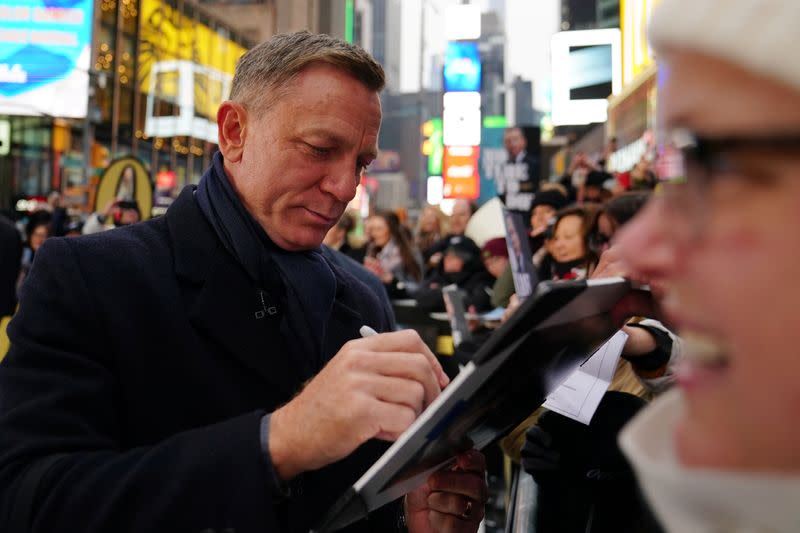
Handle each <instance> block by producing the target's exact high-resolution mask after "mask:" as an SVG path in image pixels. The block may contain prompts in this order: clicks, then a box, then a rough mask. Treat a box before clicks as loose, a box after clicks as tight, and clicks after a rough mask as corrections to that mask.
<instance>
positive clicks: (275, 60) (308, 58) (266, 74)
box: [230, 31, 386, 108]
mask: <svg viewBox="0 0 800 533" xmlns="http://www.w3.org/2000/svg"><path fill="white" fill-rule="evenodd" d="M313 63H325V64H329V65H333V66H334V67H337V68H339V69H341V70H343V71H345V72H347V73H348V74H350V75H351V76H352V77H353V78H355V79H356V80H358V81H360V82H361V83H363V84H364V85H365V86H366V87H367V88H368V89H370V90H372V91H375V92H380V91H381V90H382V89H383V87H384V85H385V84H386V78H385V76H384V73H383V67H381V66H380V64H378V62H377V61H375V59H373V57H372V56H371V55H370V54H369V53H368V52H366V51H365V50H364V49H363V48H361V47H360V46H356V45H353V44H350V43H347V42H345V41H342V40H340V39H336V38H334V37H331V36H330V35H325V34H313V33H309V32H307V31H299V32H295V33H283V34H279V35H275V36H274V37H272V38H271V39H269V40H268V41H265V42H263V43H261V44H259V45H257V46H255V47H254V48H251V49H250V50H248V51H247V52H246V53H245V54H244V55H242V57H241V58H239V62H238V63H237V64H236V73H235V74H234V76H233V82H232V84H231V94H230V99H231V100H233V101H235V102H239V103H240V104H242V105H244V106H245V107H253V108H259V107H262V106H264V107H265V106H267V105H271V104H272V103H274V101H275V100H277V99H278V98H280V97H281V96H282V95H283V94H284V93H285V91H286V89H287V88H288V86H289V84H290V83H291V82H292V81H293V80H294V79H295V77H296V76H297V75H298V74H299V73H300V72H301V71H302V70H303V69H305V68H306V67H308V66H310V65H311V64H313Z"/></svg>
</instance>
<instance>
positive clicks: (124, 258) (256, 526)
mask: <svg viewBox="0 0 800 533" xmlns="http://www.w3.org/2000/svg"><path fill="white" fill-rule="evenodd" d="M332 268H333V269H334V273H335V276H336V281H337V294H336V301H335V304H334V311H333V313H332V318H331V321H330V323H329V324H328V325H327V332H328V333H327V337H326V339H325V343H324V350H323V361H322V363H324V362H326V361H327V360H328V359H330V358H331V357H332V356H333V355H334V354H335V353H336V352H337V351H338V350H339V348H340V347H341V346H342V345H343V344H344V343H345V342H346V341H348V340H350V339H353V338H356V337H358V336H359V333H358V329H359V327H360V326H361V325H363V324H367V325H369V326H371V327H373V328H374V329H376V330H378V331H383V330H386V329H387V328H388V326H389V323H388V321H389V319H388V317H387V315H386V313H385V310H384V309H382V307H381V304H380V302H379V300H378V299H377V297H376V296H375V295H374V293H372V292H371V291H370V290H369V289H367V287H366V286H365V285H364V284H363V283H362V282H360V281H358V280H357V279H356V278H354V277H353V276H352V275H350V274H348V273H347V272H346V271H345V270H344V269H342V268H339V267H336V266H335V265H334V266H332ZM309 281H310V282H313V280H309ZM257 289H258V288H257V287H254V286H253V285H252V284H251V282H250V281H249V278H248V277H247V276H246V275H245V273H244V270H243V269H242V268H241V267H240V266H239V265H238V264H237V263H236V262H235V261H234V259H233V258H232V257H231V256H230V255H229V254H228V253H227V252H226V250H225V249H224V247H223V246H222V244H221V243H220V242H219V240H218V238H217V236H216V234H215V233H214V232H213V230H212V229H211V226H210V225H209V224H208V222H207V221H206V220H205V218H204V217H203V215H202V213H201V212H200V210H199V209H198V207H197V205H196V203H195V200H194V198H193V193H192V188H189V187H187V188H186V189H185V190H184V191H183V193H182V194H181V195H180V197H179V198H178V199H177V200H176V202H175V204H174V205H173V206H172V207H171V208H170V210H169V211H168V213H167V214H166V216H164V217H162V218H159V219H155V220H151V221H148V222H145V223H142V224H136V225H134V226H129V227H126V228H121V229H117V230H113V231H110V232H105V233H101V234H97V235H90V236H86V237H80V238H77V239H60V238H56V239H50V240H48V241H47V242H46V243H45V244H44V246H43V247H42V248H41V249H40V251H39V253H37V254H36V261H35V264H34V267H33V269H32V271H31V274H30V277H29V278H28V280H27V282H26V284H25V287H24V289H23V291H22V296H21V305H20V310H19V313H18V314H17V316H16V317H15V318H14V320H13V321H12V323H11V325H10V328H9V336H10V339H11V350H10V352H9V354H8V356H7V357H6V358H5V360H4V361H3V363H2V365H0V531H8V532H9V533H10V532H11V531H12V529H13V531H14V533H24V532H25V531H30V532H48V533H58V532H70V533H72V532H78V531H79V532H81V533H100V532H108V533H111V532H113V533H124V532H138V533H144V532H148V533H151V532H169V533H177V532H197V533H199V532H201V531H203V532H207V533H209V532H226V533H234V532H235V533H245V532H253V533H256V532H257V533H268V532H278V531H281V532H284V531H287V532H289V531H290V532H303V533H306V532H307V531H308V529H309V527H311V526H312V525H314V523H315V522H316V521H317V520H318V518H319V517H320V515H321V513H322V512H324V511H325V510H326V509H327V508H328V507H329V506H330V505H331V504H332V502H333V501H334V500H335V499H336V498H337V497H338V496H339V495H340V494H341V493H342V492H343V491H344V490H345V489H346V488H347V487H348V486H349V485H350V484H351V483H352V482H353V481H354V480H355V479H357V478H358V477H359V476H360V475H361V474H362V473H363V472H364V471H365V470H366V469H367V468H368V467H369V466H370V465H371V464H372V463H373V462H374V461H375V460H376V459H377V458H378V457H379V455H380V454H381V453H382V452H383V451H384V450H385V449H386V445H385V444H384V443H377V442H369V443H366V444H365V445H364V446H362V447H361V448H360V449H359V450H357V451H356V452H354V453H353V454H352V455H351V456H350V457H348V458H346V459H344V460H342V461H340V462H338V463H335V464H333V465H329V466H328V467H326V468H323V469H321V470H318V471H314V472H307V473H305V474H302V475H301V476H299V477H298V478H297V479H296V480H294V481H293V482H292V483H291V485H290V489H291V493H290V495H288V496H286V494H287V493H286V491H285V490H279V488H278V487H277V486H276V480H275V478H274V477H273V476H271V475H270V474H272V470H270V469H269V468H268V464H269V463H268V460H267V459H266V458H265V455H264V453H263V452H262V448H261V443H260V436H259V429H260V422H261V418H262V416H263V415H264V414H265V413H267V412H271V411H273V410H275V409H276V408H278V407H279V406H281V405H282V404H284V403H285V402H287V401H288V400H290V399H291V398H292V397H293V395H294V394H296V393H297V391H298V390H299V388H300V387H301V386H302V383H303V382H304V381H306V380H307V379H309V378H310V377H312V376H313V375H314V374H315V373H317V372H318V371H319V370H320V368H321V364H320V363H319V362H316V363H315V362H313V361H310V360H308V358H304V357H303V354H302V352H300V353H298V351H297V350H295V351H293V349H292V347H288V348H287V346H286V344H287V343H286V342H285V340H284V339H283V337H282V335H281V334H280V332H279V330H278V326H277V324H278V319H276V318H275V317H270V316H265V317H264V314H263V313H260V314H259V316H262V317H264V318H261V319H259V318H257V315H256V312H257V311H260V310H261V309H262V303H261V300H260V295H259V293H258V290H257ZM267 289H269V288H267ZM279 315H280V313H279ZM279 315H277V316H279ZM282 489H285V487H283V488H282ZM27 509H30V516H29V517H28V516H23V517H22V518H20V514H21V513H25V511H26V510H27ZM398 512H399V509H398V506H397V504H391V505H390V506H387V507H385V508H384V509H383V510H381V511H378V512H377V513H375V514H374V515H373V516H372V517H370V519H369V521H366V520H365V521H362V522H360V523H359V524H356V525H354V526H351V527H350V528H348V529H347V531H352V532H362V531H364V532H366V531H374V532H381V533H383V532H388V531H393V530H394V521H395V520H396V517H397V516H398ZM28 518H29V520H28ZM15 520H16V521H17V522H13V521H15ZM20 520H21V522H19V521H20ZM16 523H22V524H25V525H23V526H22V527H17V526H14V527H13V528H12V524H16ZM28 523H29V524H30V525H29V526H28V525H27V524H28Z"/></svg>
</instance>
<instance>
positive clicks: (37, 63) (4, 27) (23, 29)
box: [0, 0, 93, 118]
mask: <svg viewBox="0 0 800 533" xmlns="http://www.w3.org/2000/svg"><path fill="white" fill-rule="evenodd" d="M92 7H93V1H92V0H0V114H4V115H33V116H51V117H65V118H83V117H85V116H86V108H87V103H88V91H89V61H90V57H89V55H90V53H91V45H92Z"/></svg>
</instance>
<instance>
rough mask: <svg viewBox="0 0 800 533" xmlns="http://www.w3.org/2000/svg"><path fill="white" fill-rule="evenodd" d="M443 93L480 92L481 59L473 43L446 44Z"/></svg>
mask: <svg viewBox="0 0 800 533" xmlns="http://www.w3.org/2000/svg"><path fill="white" fill-rule="evenodd" d="M444 90H445V92H453V91H458V92H480V90H481V59H480V54H479V53H478V44H477V43H475V42H458V41H456V42H452V41H451V42H448V43H447V49H446V50H445V54H444Z"/></svg>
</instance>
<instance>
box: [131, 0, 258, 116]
mask: <svg viewBox="0 0 800 533" xmlns="http://www.w3.org/2000/svg"><path fill="white" fill-rule="evenodd" d="M245 51H246V49H245V48H244V47H242V46H241V45H239V44H237V43H235V42H234V41H232V40H231V39H229V38H227V37H225V36H224V35H221V34H220V33H217V32H216V31H214V30H212V29H211V28H209V27H208V26H206V25H204V24H201V23H199V22H197V21H195V20H193V19H192V18H190V17H187V16H185V15H184V14H182V13H179V12H178V10H177V9H175V8H174V7H172V6H170V5H168V4H167V3H166V2H164V1H162V0H141V3H140V11H139V78H138V86H139V90H140V91H142V92H144V93H152V92H155V93H156V96H157V97H158V98H159V99H162V100H163V101H166V102H168V103H173V104H175V105H190V106H191V107H193V114H194V115H195V116H197V117H203V118H205V119H207V120H210V121H212V122H214V121H216V114H217V108H218V107H219V104H220V103H221V102H222V100H223V99H225V98H227V96H228V95H227V89H229V85H230V83H229V80H230V78H231V77H232V76H233V72H234V69H235V67H236V62H237V61H238V60H239V57H240V56H241V55H242V54H243V53H244V52H245ZM187 64H188V65H191V66H192V67H193V68H191V69H189V70H186V69H185V68H183V67H184V66H185V65H187ZM154 72H155V73H156V74H155V76H156V79H155V80H152V79H151V78H152V77H153V75H154V74H153V73H154ZM182 76H184V77H185V76H190V77H191V80H184V79H182V78H181V77H182ZM188 82H191V87H192V90H191V92H192V93H193V94H192V95H186V94H184V89H183V88H182V87H183V86H184V84H186V83H188ZM188 96H191V97H188ZM176 114H177V113H176Z"/></svg>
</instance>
